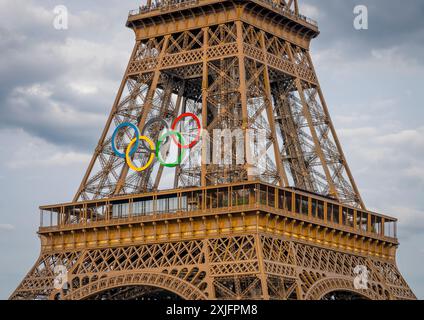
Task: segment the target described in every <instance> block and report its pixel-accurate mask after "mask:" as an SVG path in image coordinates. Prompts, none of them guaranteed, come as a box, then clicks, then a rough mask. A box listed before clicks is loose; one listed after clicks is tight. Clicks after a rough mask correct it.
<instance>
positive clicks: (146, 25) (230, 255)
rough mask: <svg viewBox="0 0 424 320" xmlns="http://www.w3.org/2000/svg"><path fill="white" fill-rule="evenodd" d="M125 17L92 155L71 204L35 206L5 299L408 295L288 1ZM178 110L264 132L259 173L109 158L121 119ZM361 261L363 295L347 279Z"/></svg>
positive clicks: (388, 226)
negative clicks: (21, 271)
mask: <svg viewBox="0 0 424 320" xmlns="http://www.w3.org/2000/svg"><path fill="white" fill-rule="evenodd" d="M127 26H128V27H130V28H132V29H133V30H134V32H135V34H136V45H135V48H134V51H133V54H132V55H131V58H130V62H129V64H128V68H127V70H126V72H125V76H124V79H123V81H122V84H121V86H120V89H119V91H118V95H117V97H116V100H115V103H114V105H113V108H112V112H111V114H110V116H109V119H108V121H107V125H106V128H105V130H104V132H103V134H102V136H101V139H100V141H99V144H98V146H97V148H96V151H95V152H94V156H93V159H92V161H91V162H90V165H89V167H88V169H87V172H86V174H85V176H84V179H83V181H82V183H81V186H80V188H79V189H78V191H77V194H76V196H75V198H74V201H73V202H72V203H69V204H59V205H53V206H45V207H41V216H42V219H41V221H42V224H41V226H40V229H39V235H40V238H41V246H42V249H41V254H40V257H39V259H38V260H37V262H36V264H35V266H34V267H33V268H32V269H31V271H30V272H29V273H28V275H27V276H26V277H25V279H24V280H23V281H22V283H21V284H20V285H19V286H18V288H17V289H16V291H15V292H14V293H13V294H12V296H11V298H12V299H102V298H105V297H106V298H108V299H133V298H147V297H149V298H154V299H159V298H164V297H168V298H176V297H180V298H183V299H321V298H325V297H327V296H328V294H331V293H332V292H337V291H343V292H352V293H355V294H358V295H360V296H362V297H365V298H370V299H415V296H414V294H413V293H412V291H411V290H410V288H409V287H408V285H407V283H406V282H405V280H404V279H403V278H402V276H401V274H400V273H399V271H398V269H397V267H396V263H395V257H396V249H397V247H398V241H397V239H396V234H395V232H396V219H393V218H390V217H388V216H384V215H379V214H376V213H372V212H369V211H367V210H366V209H365V205H364V203H363V201H362V199H361V196H360V194H359V191H358V188H357V186H356V184H355V181H354V179H353V176H352V173H351V171H350V169H349V167H348V165H347V162H346V159H345V156H344V154H343V151H342V149H341V144H340V142H339V140H338V138H337V135H336V131H335V129H334V126H333V124H332V122H331V119H330V115H329V111H328V108H327V105H326V103H325V101H324V97H323V94H322V91H321V88H320V86H319V82H318V78H317V75H316V73H315V69H314V67H313V64H312V60H311V58H310V54H309V45H310V41H311V40H312V39H313V38H315V37H316V36H317V35H318V34H319V30H318V27H317V25H316V23H315V22H314V21H312V20H310V19H308V18H306V17H304V16H302V15H301V14H300V13H299V7H298V3H297V0H288V1H265V0H251V1H238V0H198V1H192V0H186V1H178V2H172V1H171V2H168V1H162V3H161V4H160V5H159V6H155V7H153V5H152V3H151V1H148V4H147V6H146V7H142V8H140V9H139V10H137V11H135V12H131V13H130V15H129V17H128V22H127ZM182 112H192V113H195V114H197V115H198V116H199V118H201V121H202V125H203V128H204V129H207V130H208V132H209V133H210V134H211V136H212V137H213V135H214V131H213V130H214V129H242V130H243V132H244V135H245V136H246V132H247V129H253V130H259V129H265V130H267V136H268V137H269V141H267V153H266V156H267V159H266V162H267V167H266V170H265V172H264V173H263V174H261V175H258V176H254V175H252V174H251V173H249V172H250V170H249V167H248V166H247V165H237V164H233V165H219V164H209V163H205V162H203V163H202V161H201V160H202V158H203V159H206V158H208V157H210V156H212V155H211V154H208V150H207V149H206V148H205V147H202V146H200V147H198V148H193V149H192V150H191V151H190V154H189V158H188V161H186V162H184V163H183V164H181V165H180V166H178V167H177V168H175V171H174V176H173V178H171V179H169V171H165V170H166V169H164V168H163V167H161V166H160V164H159V163H158V162H155V163H154V165H153V166H152V167H151V168H149V169H148V170H146V171H145V172H143V173H134V172H131V171H130V170H129V168H128V166H127V164H126V162H125V160H124V159H121V158H119V157H117V156H115V154H114V153H113V151H112V149H111V136H112V133H113V131H114V129H115V128H116V126H118V125H119V124H121V123H123V122H132V123H134V124H135V125H137V126H138V127H139V128H140V129H141V128H142V127H143V126H144V124H145V123H146V122H147V121H148V120H149V119H152V118H154V117H158V116H159V117H161V118H163V119H165V120H167V121H168V122H172V121H173V120H174V119H175V118H176V117H177V116H178V115H179V114H181V113H182ZM155 130H156V129H154V128H153V129H151V130H150V131H149V132H148V134H149V136H150V137H151V138H152V139H157V138H158V135H159V132H158V131H157V130H156V131H155ZM132 137H133V132H131V130H130V129H128V131H125V130H124V129H123V130H121V132H120V134H119V135H118V137H117V145H118V146H119V147H121V148H123V147H125V146H126V145H127V144H128V141H129V140H131V139H132ZM244 148H245V156H246V155H247V154H249V153H250V152H253V151H255V150H251V148H252V146H251V145H250V144H248V143H245V146H244ZM143 156H144V157H145V158H148V157H147V156H146V154H143V153H142V151H138V152H137V153H136V155H135V156H134V158H137V159H139V158H140V157H143ZM167 176H168V178H166V177H167ZM167 180H168V181H167ZM166 183H169V184H170V185H171V186H173V187H172V189H171V190H163V189H168V188H166V187H164V186H165V185H166ZM46 217H47V218H48V220H49V223H47V224H46V220H45V219H44V218H46ZM58 265H63V266H65V267H66V268H67V270H68V287H67V288H65V289H62V290H56V289H54V287H53V281H54V279H55V274H54V268H55V267H56V266H58ZM358 265H363V266H366V267H367V268H368V270H369V271H370V279H369V288H368V290H357V289H355V287H354V278H355V274H354V268H355V267H356V266H358Z"/></svg>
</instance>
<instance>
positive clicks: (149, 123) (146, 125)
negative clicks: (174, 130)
mask: <svg viewBox="0 0 424 320" xmlns="http://www.w3.org/2000/svg"><path fill="white" fill-rule="evenodd" d="M155 122H160V123H161V124H162V125H163V127H164V128H166V130H169V126H168V123H167V122H166V121H165V120H164V119H162V118H159V117H156V118H152V119H150V120H149V121H147V123H146V124H145V125H144V128H143V130H142V131H141V135H142V136H145V135H146V134H145V133H146V131H147V128H148V127H150V126H151V125H152V124H153V123H155ZM168 141H169V136H168V137H167V138H166V141H165V143H168ZM141 147H142V148H143V149H144V150H146V151H149V152H155V150H153V149H149V147H148V146H147V143H146V141H144V140H143V141H141Z"/></svg>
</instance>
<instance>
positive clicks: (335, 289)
mask: <svg viewBox="0 0 424 320" xmlns="http://www.w3.org/2000/svg"><path fill="white" fill-rule="evenodd" d="M388 299H390V295H389V293H388V292H387V291H385V290H374V288H372V287H371V288H370V289H367V290H358V289H356V288H355V287H354V284H353V279H347V278H325V279H322V280H320V281H317V282H316V283H315V284H314V285H313V286H312V287H311V288H310V289H309V290H308V292H307V293H306V294H305V300H388Z"/></svg>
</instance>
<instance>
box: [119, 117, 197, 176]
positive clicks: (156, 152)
mask: <svg viewBox="0 0 424 320" xmlns="http://www.w3.org/2000/svg"><path fill="white" fill-rule="evenodd" d="M186 117H190V118H193V120H194V121H195V122H196V124H197V130H198V132H197V135H196V138H195V140H194V141H192V142H191V143H190V144H189V145H184V144H185V141H184V138H183V136H182V134H181V133H180V132H177V131H175V128H176V126H177V124H178V123H179V122H180V121H181V120H182V119H183V118H186ZM155 122H160V123H162V125H163V127H164V128H166V129H167V132H166V133H165V134H163V135H162V136H161V137H160V138H159V139H158V141H157V143H156V146H155V144H154V143H153V141H152V140H151V139H150V138H148V137H147V136H146V135H145V132H146V130H147V128H148V127H149V126H150V125H152V124H153V123H155ZM124 127H130V128H131V129H133V130H134V131H135V138H134V139H132V140H131V142H130V144H129V145H128V147H127V149H126V152H125V154H124V153H121V152H119V151H118V149H117V147H116V145H115V140H116V136H117V134H118V132H119V130H120V129H122V128H124ZM201 132H202V127H201V123H200V120H199V118H198V117H197V116H196V115H195V114H193V113H184V114H182V115H181V116H179V117H178V118H177V119H175V121H174V122H173V123H172V126H171V131H170V130H169V126H168V123H167V122H166V121H165V120H164V119H162V118H159V117H156V118H153V119H151V120H149V121H148V122H147V123H146V125H145V126H144V128H143V130H142V132H141V133H140V130H139V129H138V128H137V126H136V125H134V124H132V123H129V122H125V123H122V124H120V125H119V126H118V127H116V129H115V132H114V133H113V135H112V150H113V152H114V153H115V155H116V156H118V157H120V158H123V159H126V161H127V164H128V166H129V167H130V168H131V169H132V170H134V171H137V172H142V171H144V170H146V169H147V168H148V167H150V166H151V165H152V163H153V161H154V159H155V156H156V157H157V158H158V161H159V163H160V164H161V165H162V166H164V167H168V168H175V167H177V166H178V165H180V164H181V162H182V159H183V158H184V156H185V153H186V149H191V148H193V147H194V146H195V145H196V144H197V143H198V142H199V141H200V136H201ZM169 137H172V139H173V140H174V142H175V143H176V144H177V146H178V148H179V149H183V150H182V152H178V159H177V160H176V162H174V163H165V161H164V160H163V159H162V157H161V155H160V148H161V146H162V145H163V144H164V143H168V141H169ZM140 142H141V147H142V148H143V149H145V151H147V152H149V153H150V157H149V160H148V161H147V163H146V164H145V165H144V166H143V167H140V168H138V167H136V166H135V165H134V163H133V160H132V157H133V156H134V155H135V153H136V152H137V149H138V148H139V147H140ZM155 147H156V148H155Z"/></svg>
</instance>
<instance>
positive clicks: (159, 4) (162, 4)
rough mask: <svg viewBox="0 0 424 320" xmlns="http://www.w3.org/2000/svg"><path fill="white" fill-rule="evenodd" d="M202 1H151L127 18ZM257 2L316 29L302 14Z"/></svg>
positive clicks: (262, 0)
mask: <svg viewBox="0 0 424 320" xmlns="http://www.w3.org/2000/svg"><path fill="white" fill-rule="evenodd" d="M201 1H202V0H168V1H152V4H151V5H150V6H148V5H144V6H140V7H139V9H135V10H131V11H130V12H129V16H130V17H131V16H135V15H140V14H144V13H148V12H152V11H167V10H171V9H181V8H184V7H187V6H193V5H197V4H199V2H201ZM258 1H259V2H263V3H266V4H267V5H269V6H271V7H272V8H273V9H274V10H276V11H278V12H279V13H281V14H283V15H285V16H289V17H291V18H294V19H300V20H302V21H304V22H306V23H308V24H311V25H313V26H315V27H318V22H317V21H315V20H313V19H311V18H308V17H307V16H305V15H302V14H296V12H294V11H293V10H291V9H290V8H288V7H286V6H282V5H281V4H278V3H275V2H274V1H272V0H258Z"/></svg>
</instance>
